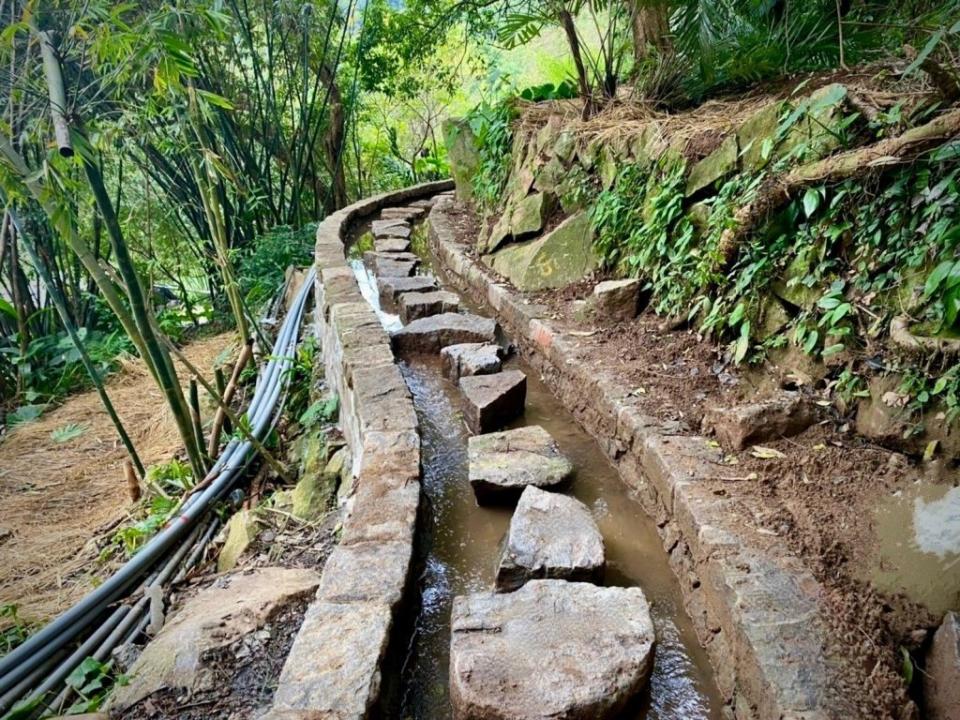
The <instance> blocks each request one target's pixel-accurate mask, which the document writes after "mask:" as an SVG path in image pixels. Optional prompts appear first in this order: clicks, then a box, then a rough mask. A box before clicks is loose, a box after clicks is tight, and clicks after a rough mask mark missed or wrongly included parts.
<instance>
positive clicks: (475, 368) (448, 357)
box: [440, 343, 502, 381]
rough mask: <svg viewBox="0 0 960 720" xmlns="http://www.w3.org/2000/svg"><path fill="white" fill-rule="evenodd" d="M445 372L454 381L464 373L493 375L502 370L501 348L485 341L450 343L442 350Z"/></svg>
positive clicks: (441, 355)
mask: <svg viewBox="0 0 960 720" xmlns="http://www.w3.org/2000/svg"><path fill="white" fill-rule="evenodd" d="M440 357H441V359H442V360H443V374H444V375H445V376H446V377H448V378H450V379H451V380H453V381H457V380H459V379H460V377H462V376H464V375H491V374H493V373H498V372H500V368H501V365H502V363H501V361H500V348H499V346H497V345H488V344H485V343H461V344H459V345H449V346H447V347H445V348H444V349H443V350H441V351H440Z"/></svg>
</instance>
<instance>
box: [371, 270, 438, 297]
mask: <svg viewBox="0 0 960 720" xmlns="http://www.w3.org/2000/svg"><path fill="white" fill-rule="evenodd" d="M377 287H378V288H379V289H380V300H381V301H384V302H396V301H397V299H398V298H399V297H400V296H401V295H402V294H403V293H411V292H432V291H434V290H437V289H438V288H439V286H438V285H437V280H436V278H434V277H433V276H431V275H414V276H413V277H378V278H377Z"/></svg>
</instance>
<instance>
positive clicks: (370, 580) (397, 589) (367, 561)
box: [317, 540, 413, 607]
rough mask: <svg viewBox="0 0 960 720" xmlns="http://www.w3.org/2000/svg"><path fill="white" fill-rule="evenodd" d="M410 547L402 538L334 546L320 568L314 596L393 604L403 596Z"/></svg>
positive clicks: (335, 599)
mask: <svg viewBox="0 0 960 720" xmlns="http://www.w3.org/2000/svg"><path fill="white" fill-rule="evenodd" d="M412 550H413V544H412V543H410V542H405V541H403V540H400V541H390V542H356V543H353V544H351V545H343V544H341V545H338V546H337V547H336V548H334V550H333V552H332V553H330V557H329V558H327V564H326V565H325V566H324V568H323V578H322V579H321V580H320V587H319V588H318V589H317V598H318V599H320V600H324V601H327V602H335V603H342V602H378V603H385V604H387V605H389V606H390V607H394V606H395V605H396V604H397V603H399V602H400V598H401V597H402V596H403V589H404V586H405V582H406V577H407V570H408V569H409V565H410V556H411V553H412Z"/></svg>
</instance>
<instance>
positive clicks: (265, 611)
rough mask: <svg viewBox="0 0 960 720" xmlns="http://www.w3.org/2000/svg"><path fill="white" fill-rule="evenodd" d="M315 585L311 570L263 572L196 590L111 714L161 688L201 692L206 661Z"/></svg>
mask: <svg viewBox="0 0 960 720" xmlns="http://www.w3.org/2000/svg"><path fill="white" fill-rule="evenodd" d="M319 582H320V578H319V576H318V575H317V573H315V572H314V571H312V570H300V569H287V568H276V567H265V568H257V569H255V570H252V571H244V572H237V573H234V574H230V575H226V576H224V577H222V578H220V579H218V580H217V581H215V582H214V584H213V585H211V586H210V587H207V588H204V589H203V590H200V592H198V593H197V594H196V595H194V596H193V597H192V598H190V599H189V600H187V601H186V602H185V603H184V605H183V607H181V608H180V609H179V610H178V611H177V613H176V615H175V616H174V617H173V619H171V620H169V622H167V624H166V625H164V626H163V628H162V629H161V630H160V632H159V633H158V634H157V636H156V637H155V638H154V639H153V640H152V641H151V642H150V643H149V644H148V645H147V646H146V648H145V649H144V651H143V653H141V655H140V657H139V658H137V660H136V662H134V664H133V666H132V667H131V668H130V671H129V673H127V674H128V676H129V678H130V682H129V683H128V684H126V685H123V686H120V685H118V686H117V688H116V690H115V691H114V693H113V696H112V697H111V700H110V704H109V709H110V711H111V712H114V713H120V714H122V713H123V712H124V711H125V710H126V709H127V708H130V707H132V706H133V705H135V704H136V703H138V702H139V701H141V700H143V699H144V698H146V697H148V696H150V695H152V694H153V693H155V692H158V691H160V690H163V689H165V688H186V689H187V690H188V691H190V690H193V689H199V687H200V686H202V685H203V684H204V683H205V682H206V681H207V678H208V677H209V672H210V671H209V670H207V669H205V665H204V658H205V657H206V656H208V655H211V654H215V653H216V652H217V651H218V650H220V649H223V648H228V647H229V646H230V645H231V644H233V643H234V642H235V641H237V640H239V639H240V638H242V637H244V636H245V635H249V634H251V633H253V632H255V631H257V630H258V629H260V628H262V627H263V626H264V625H265V624H267V623H268V622H269V621H270V619H271V618H272V617H274V616H275V615H276V613H277V612H279V611H280V610H281V609H282V608H284V607H286V606H288V605H289V604H291V603H293V602H297V601H301V600H303V599H305V598H307V597H309V596H310V594H311V593H312V592H313V591H314V589H315V588H316V587H317V585H318V584H319Z"/></svg>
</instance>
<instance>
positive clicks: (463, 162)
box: [443, 118, 480, 201]
mask: <svg viewBox="0 0 960 720" xmlns="http://www.w3.org/2000/svg"><path fill="white" fill-rule="evenodd" d="M443 139H444V144H445V145H446V146H447V160H448V161H449V163H450V174H451V175H452V176H453V182H454V184H455V185H456V188H457V197H458V198H459V199H460V200H467V201H469V200H472V199H473V176H474V175H476V174H477V171H478V170H479V169H480V152H479V150H478V148H477V140H476V137H475V136H474V134H473V130H472V129H471V128H470V123H469V122H468V121H467V120H463V119H460V118H448V119H447V120H444V122H443Z"/></svg>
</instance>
